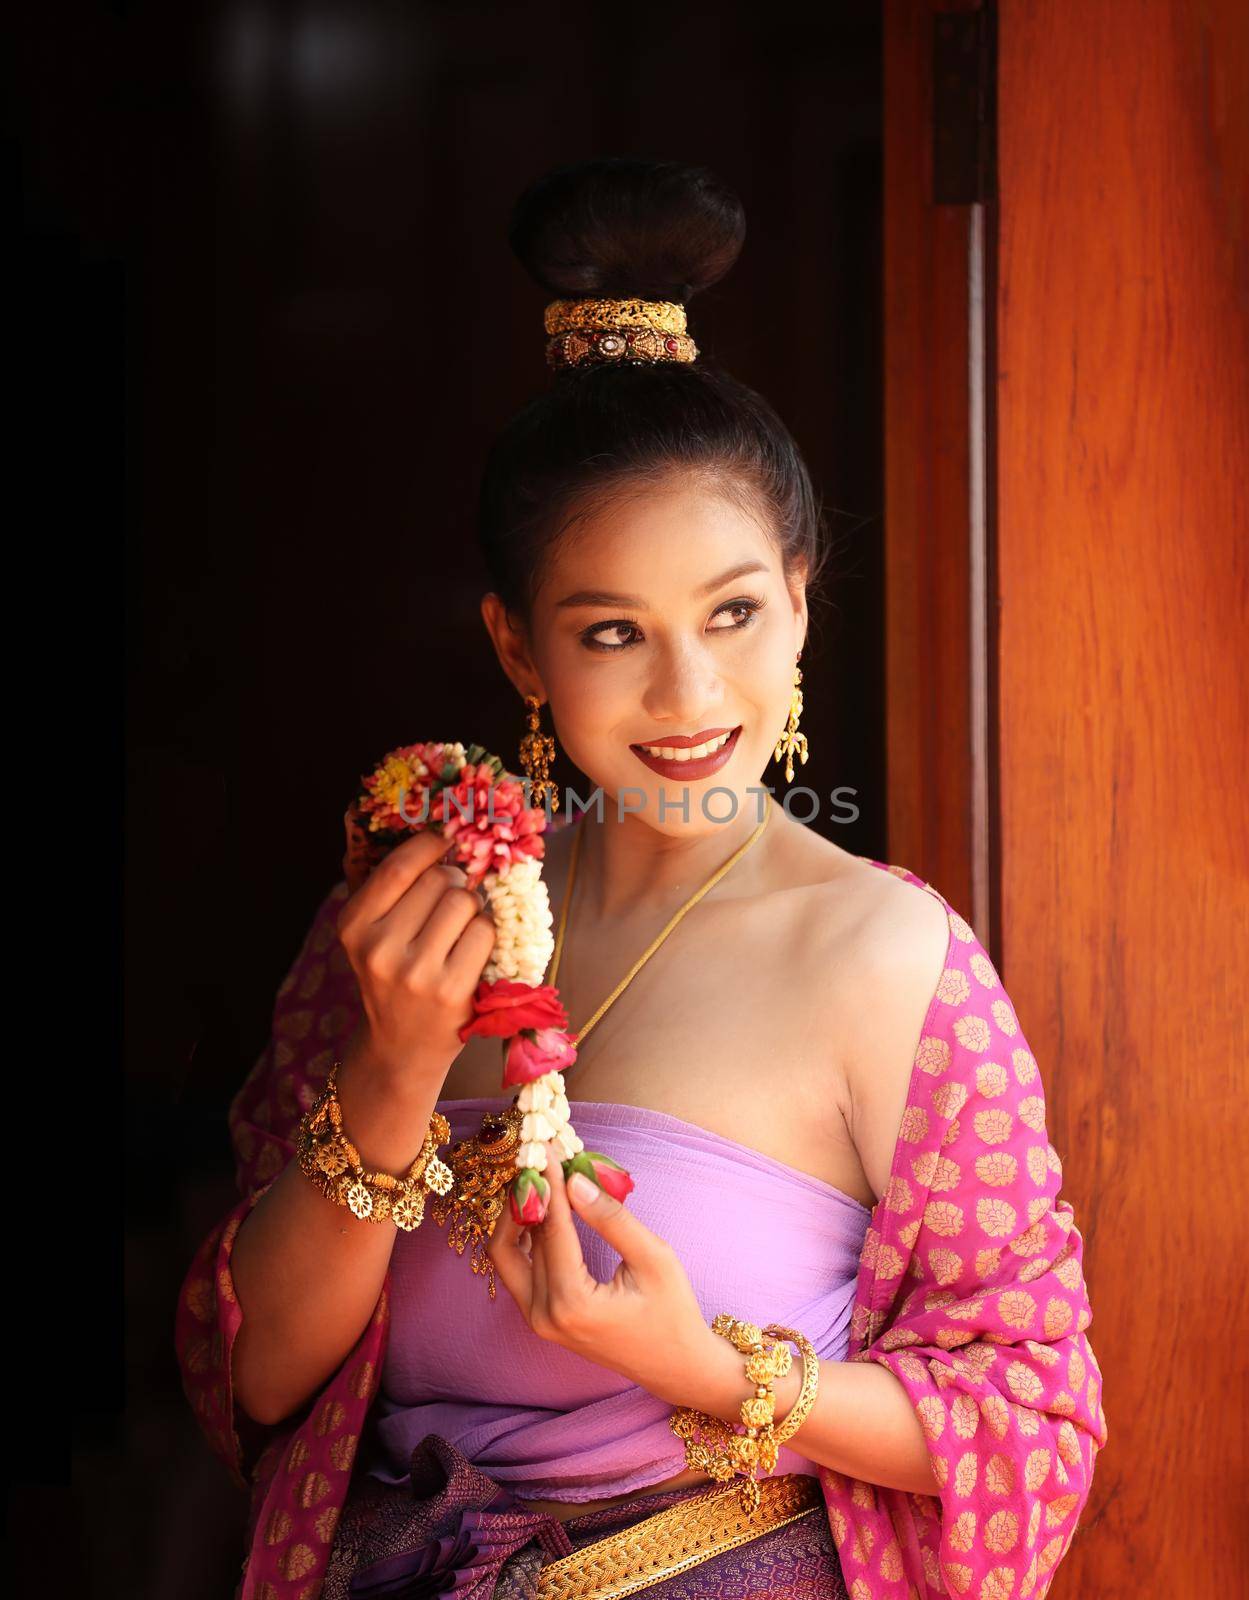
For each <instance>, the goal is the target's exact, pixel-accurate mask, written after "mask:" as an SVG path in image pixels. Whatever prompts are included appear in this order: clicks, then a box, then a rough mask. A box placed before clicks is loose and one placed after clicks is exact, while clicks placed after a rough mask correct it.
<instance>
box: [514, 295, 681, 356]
mask: <svg viewBox="0 0 1249 1600" xmlns="http://www.w3.org/2000/svg"><path fill="white" fill-rule="evenodd" d="M544 322H545V326H546V331H547V333H548V334H549V335H551V337H550V338H548V339H547V343H546V360H547V365H548V366H550V367H576V366H581V365H583V364H587V363H592V364H600V365H605V364H610V363H612V362H621V361H637V362H657V361H683V362H690V361H693V360H695V359H696V357H697V355H698V346H697V345H696V344H695V343H694V341H693V339H691V338H690V336H689V334H688V333H687V332H686V331H685V307H684V306H681V305H677V304H676V303H675V302H673V301H671V300H639V299H632V300H553V301H552V302H551V304H550V305H548V306H547V308H546V313H545V317H544Z"/></svg>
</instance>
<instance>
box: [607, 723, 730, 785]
mask: <svg viewBox="0 0 1249 1600" xmlns="http://www.w3.org/2000/svg"><path fill="white" fill-rule="evenodd" d="M741 731H742V730H741V725H740V723H739V724H738V726H737V727H736V728H734V729H733V730H732V731H731V733H730V730H729V729H728V728H706V729H704V730H703V731H702V732H701V733H695V734H686V735H685V736H684V737H683V738H676V737H672V736H669V735H668V734H665V735H664V736H663V737H662V738H660V739H654V740H650V741H648V742H649V743H653V744H654V745H655V746H656V747H657V748H660V749H665V750H689V749H692V748H693V746H695V745H699V744H706V742H707V740H708V739H716V738H719V736H720V735H721V734H724V733H730V737H729V738H728V739H726V740H725V742H724V743H723V744H722V745H721V746H720V748H719V749H718V750H713V751H712V752H711V754H710V755H707V756H698V757H697V758H694V759H687V760H685V761H665V760H664V759H663V757H662V756H653V755H651V754H650V752H649V751H648V750H644V749H643V748H642V746H641V745H640V744H631V745H630V746H629V748H630V750H632V751H633V753H634V755H635V756H636V757H637V758H638V760H639V761H641V762H644V763H645V765H646V766H648V767H649V768H650V769H651V771H652V772H657V773H658V774H659V776H660V777H661V778H672V779H677V780H681V781H683V782H686V783H692V782H694V781H695V780H697V779H699V778H709V777H710V776H711V774H712V773H713V772H719V770H720V768H721V767H723V766H724V765H725V764H726V763H727V762H728V760H729V757H730V756H731V755H732V754H733V751H734V750H735V749H736V747H737V739H738V735H739V734H740V733H741Z"/></svg>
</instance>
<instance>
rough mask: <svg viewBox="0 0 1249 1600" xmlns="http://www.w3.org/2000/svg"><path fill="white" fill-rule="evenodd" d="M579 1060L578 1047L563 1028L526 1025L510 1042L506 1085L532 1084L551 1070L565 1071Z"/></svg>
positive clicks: (504, 1072) (505, 1061)
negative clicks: (528, 1026)
mask: <svg viewBox="0 0 1249 1600" xmlns="http://www.w3.org/2000/svg"><path fill="white" fill-rule="evenodd" d="M576 1059H577V1048H576V1046H575V1045H574V1044H573V1042H572V1040H571V1039H570V1038H569V1037H568V1035H567V1034H566V1033H565V1032H563V1030H562V1029H560V1028H537V1029H535V1028H525V1029H523V1030H522V1032H520V1033H518V1034H517V1035H516V1037H515V1038H514V1039H511V1040H509V1041H508V1046H507V1056H506V1059H505V1060H504V1063H503V1082H504V1083H505V1084H514V1083H532V1082H533V1080H534V1079H535V1078H541V1077H542V1076H543V1075H544V1074H545V1073H548V1072H562V1071H563V1070H564V1068H565V1067H571V1066H572V1064H573V1062H574V1061H575V1060H576Z"/></svg>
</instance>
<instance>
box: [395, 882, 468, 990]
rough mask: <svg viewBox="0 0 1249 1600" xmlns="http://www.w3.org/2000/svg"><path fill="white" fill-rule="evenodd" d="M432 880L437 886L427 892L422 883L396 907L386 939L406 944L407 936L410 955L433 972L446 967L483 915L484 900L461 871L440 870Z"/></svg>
mask: <svg viewBox="0 0 1249 1600" xmlns="http://www.w3.org/2000/svg"><path fill="white" fill-rule="evenodd" d="M430 876H431V877H432V878H433V879H434V883H433V885H432V886H431V888H430V889H429V890H428V892H427V891H426V890H425V887H424V880H422V883H421V884H418V885H417V886H416V888H414V889H412V890H411V891H410V892H409V894H406V895H405V896H404V897H403V899H402V900H401V901H400V902H399V904H398V905H397V906H396V907H395V909H394V911H393V912H392V913H391V916H390V919H389V922H390V927H389V928H388V930H387V938H388V939H394V940H395V941H397V942H399V943H403V942H405V935H406V943H407V944H408V946H409V950H408V954H409V955H410V956H411V957H412V958H414V959H415V960H416V962H417V963H418V965H420V966H422V967H425V966H428V967H429V968H430V970H434V969H440V968H442V967H443V966H445V965H446V962H447V958H448V957H449V956H450V954H451V951H452V950H453V949H454V947H455V944H456V942H457V941H458V939H459V938H460V935H461V934H462V933H463V932H464V930H465V929H466V928H467V927H468V925H469V924H470V923H471V922H472V921H473V919H474V918H475V917H479V916H481V915H482V909H483V907H484V905H485V900H484V897H483V896H482V895H481V894H480V893H479V892H478V891H477V890H476V889H469V888H468V887H466V885H465V883H464V874H463V873H462V872H460V871H459V870H458V868H448V867H437V868H435V870H434V872H433V873H432V874H431V875H430ZM435 895H436V898H434V896H435ZM409 901H411V904H409ZM491 926H492V927H493V926H494V924H493V921H492V922H491ZM415 941H419V942H415Z"/></svg>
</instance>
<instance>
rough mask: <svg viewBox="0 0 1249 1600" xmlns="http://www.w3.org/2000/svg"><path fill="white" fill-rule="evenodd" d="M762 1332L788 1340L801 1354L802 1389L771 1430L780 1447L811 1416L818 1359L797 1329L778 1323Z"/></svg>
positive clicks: (808, 1340) (817, 1376) (817, 1388)
mask: <svg viewBox="0 0 1249 1600" xmlns="http://www.w3.org/2000/svg"><path fill="white" fill-rule="evenodd" d="M763 1331H764V1333H765V1334H770V1335H771V1336H772V1337H774V1338H777V1339H788V1340H790V1341H791V1342H792V1343H794V1344H796V1345H797V1346H798V1348H799V1350H800V1351H801V1352H802V1387H801V1388H800V1389H799V1390H798V1398H797V1399H796V1400H795V1401H794V1403H793V1405H792V1406H790V1408H789V1411H788V1413H787V1414H786V1416H785V1419H784V1421H783V1422H778V1423H776V1424H775V1426H774V1427H773V1429H772V1438H773V1439H774V1440H775V1442H776V1443H777V1444H778V1445H781V1444H784V1443H785V1442H786V1440H787V1439H792V1438H793V1436H794V1434H796V1433H797V1432H798V1429H799V1428H801V1426H802V1425H803V1423H804V1422H805V1421H806V1420H807V1418H808V1416H810V1414H811V1407H812V1406H813V1405H814V1404H815V1396H816V1393H817V1392H818V1390H819V1386H820V1358H819V1356H818V1355H816V1353H815V1346H814V1345H813V1344H812V1343H811V1341H810V1339H808V1338H806V1337H805V1335H803V1334H801V1333H799V1332H798V1330H797V1328H782V1327H781V1326H780V1325H779V1324H778V1323H775V1322H769V1323H768V1325H767V1327H766V1328H765V1329H764V1330H763Z"/></svg>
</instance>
